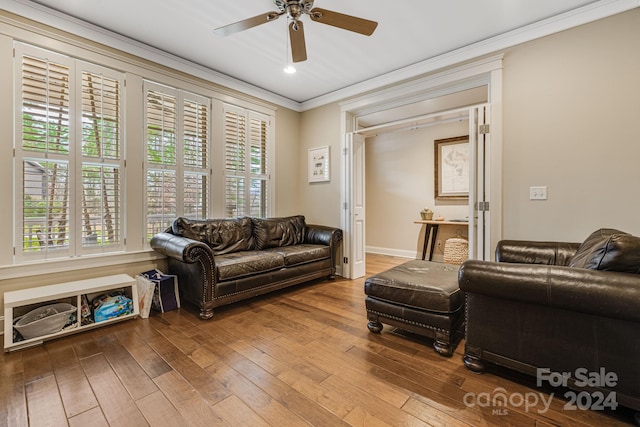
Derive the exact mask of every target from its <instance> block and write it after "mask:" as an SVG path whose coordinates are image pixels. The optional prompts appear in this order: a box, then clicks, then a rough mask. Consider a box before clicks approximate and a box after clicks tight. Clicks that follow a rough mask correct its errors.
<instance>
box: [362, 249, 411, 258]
mask: <svg viewBox="0 0 640 427" xmlns="http://www.w3.org/2000/svg"><path fill="white" fill-rule="evenodd" d="M364 249H365V251H366V252H367V253H371V254H379V255H389V256H397V257H401V258H411V259H416V258H418V253H417V252H414V251H407V250H403V249H391V248H380V247H377V246H365V248H364Z"/></svg>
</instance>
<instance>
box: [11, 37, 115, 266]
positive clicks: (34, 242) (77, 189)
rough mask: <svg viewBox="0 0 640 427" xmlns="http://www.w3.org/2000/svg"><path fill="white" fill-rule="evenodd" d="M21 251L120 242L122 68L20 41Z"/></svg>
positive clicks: (61, 251)
mask: <svg viewBox="0 0 640 427" xmlns="http://www.w3.org/2000/svg"><path fill="white" fill-rule="evenodd" d="M16 77H17V79H16V83H17V96H16V103H17V105H16V111H17V112H18V114H16V139H17V141H18V144H16V165H17V167H16V172H17V176H16V194H17V197H18V199H17V200H18V203H16V225H18V226H17V227H16V234H17V236H16V241H17V242H18V244H17V245H16V259H17V260H18V261H22V260H26V259H44V258H52V257H65V256H78V255H82V254H84V253H90V252H95V251H106V250H109V251H112V250H120V249H122V247H123V245H122V239H121V235H122V231H121V228H122V227H121V217H122V212H121V204H122V203H121V202H120V197H121V193H122V181H123V180H122V170H123V159H122V158H121V157H122V156H121V150H122V149H121V145H122V141H121V136H120V134H121V132H120V128H121V123H122V114H121V108H120V105H121V98H120V90H121V87H122V86H123V78H122V75H121V73H117V72H115V71H112V70H108V69H105V68H102V67H97V66H94V65H91V64H87V63H84V62H82V61H78V60H74V59H71V58H68V57H66V56H63V55H58V54H55V53H52V52H49V51H46V50H43V49H39V48H35V47H32V46H28V45H24V44H21V43H16Z"/></svg>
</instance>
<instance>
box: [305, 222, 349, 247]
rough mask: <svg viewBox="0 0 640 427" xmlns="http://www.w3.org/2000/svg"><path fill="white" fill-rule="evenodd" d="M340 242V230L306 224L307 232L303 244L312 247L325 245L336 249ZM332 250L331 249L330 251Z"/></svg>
mask: <svg viewBox="0 0 640 427" xmlns="http://www.w3.org/2000/svg"><path fill="white" fill-rule="evenodd" d="M341 240H342V230H341V229H339V228H334V227H327V226H325V225H314V224H307V232H306V234H305V236H304V242H305V243H311V244H314V245H327V246H331V247H332V248H334V247H336V246H337V245H338V244H339V243H340V241H341ZM332 250H333V249H332Z"/></svg>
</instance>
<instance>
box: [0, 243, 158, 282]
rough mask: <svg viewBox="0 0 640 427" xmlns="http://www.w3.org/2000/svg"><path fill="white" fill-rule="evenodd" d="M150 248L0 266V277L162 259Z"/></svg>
mask: <svg viewBox="0 0 640 427" xmlns="http://www.w3.org/2000/svg"><path fill="white" fill-rule="evenodd" d="M164 258H165V256H164V255H161V254H159V253H157V252H155V251H153V250H151V249H149V250H146V251H139V252H119V253H115V254H99V255H87V256H82V257H75V258H66V259H51V260H46V261H37V262H30V263H25V264H20V265H9V266H4V267H0V277H2V279H3V280H6V279H17V278H25V277H33V276H41V275H45V274H54V273H63V272H66V271H72V270H83V269H87V268H99V267H109V266H112V265H123V264H133V263H136V262H145V261H155V260H160V259H164Z"/></svg>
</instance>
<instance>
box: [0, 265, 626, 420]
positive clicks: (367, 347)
mask: <svg viewBox="0 0 640 427" xmlns="http://www.w3.org/2000/svg"><path fill="white" fill-rule="evenodd" d="M405 261H406V259H404V258H394V257H384V256H379V255H369V256H368V261H367V275H372V274H375V273H377V272H379V271H382V270H385V269H387V268H390V267H392V266H393V265H397V264H400V263H402V262H405ZM363 283H364V279H358V280H346V279H341V278H337V279H336V280H335V281H331V282H329V281H322V280H321V281H316V282H314V283H311V284H308V285H302V286H299V287H294V288H290V289H287V290H284V291H282V292H278V293H275V294H271V295H267V296H264V297H260V298H255V299H252V300H249V301H244V302H241V303H238V304H234V305H232V306H228V307H223V308H219V309H217V310H216V313H215V316H214V318H213V319H212V320H210V321H201V320H200V319H199V318H198V316H197V312H196V311H195V310H193V309H191V308H182V309H180V310H178V311H172V312H169V313H165V314H152V316H151V317H150V318H149V319H135V320H130V321H126V322H122V323H119V324H116V325H112V326H108V327H105V328H99V329H95V330H92V331H87V332H83V333H80V334H77V335H73V336H69V337H65V338H62V339H59V340H56V341H52V342H49V343H46V344H45V345H43V346H39V347H35V348H31V349H27V350H22V351H18V352H15V353H5V354H4V355H2V356H0V375H1V382H0V425H2V426H5V425H6V426H18V427H22V426H34V427H35V426H54V427H57V426H66V425H69V426H83V427H85V426H132V427H139V426H147V425H150V426H180V427H186V426H212V425H226V426H278V427H281V426H305V425H312V426H342V425H344V426H347V425H351V426H367V427H369V426H372V427H375V426H492V425H505V426H506V425H517V426H553V425H566V426H596V425H597V426H620V425H629V424H631V423H632V421H633V418H632V416H633V414H632V412H631V411H628V410H625V409H620V410H618V411H616V412H615V413H601V412H595V411H583V410H578V411H565V410H563V405H564V404H565V401H563V400H561V399H559V398H553V400H552V403H551V405H550V408H549V410H548V411H544V405H543V404H542V403H539V404H537V405H536V406H534V407H531V408H528V410H527V408H525V407H524V406H523V405H519V406H515V405H510V406H508V407H506V408H504V407H503V408H499V409H500V410H501V411H500V412H499V413H498V412H497V411H496V408H495V407H491V406H487V407H481V406H480V405H475V406H473V407H471V406H469V405H465V403H464V402H465V395H467V394H468V393H473V395H474V396H479V395H480V393H485V394H486V393H495V390H496V389H498V388H502V389H504V392H505V393H507V394H516V393H519V394H520V395H522V396H526V395H527V393H532V394H535V395H539V392H540V390H538V389H537V388H536V387H535V381H532V380H531V379H529V378H523V377H522V376H518V375H517V374H514V373H512V372H509V371H504V370H503V371H500V370H497V369H496V370H494V371H492V372H490V373H486V374H483V375H477V374H473V373H471V372H469V371H467V370H466V369H465V368H464V366H463V364H462V354H463V351H464V341H461V342H460V343H459V344H458V347H457V349H456V352H455V354H454V356H453V357H451V358H443V357H441V356H439V355H438V354H436V353H435V352H434V351H433V348H432V347H431V341H430V340H428V339H420V338H418V337H415V336H411V335H407V334H403V333H401V331H397V330H394V329H393V328H390V327H389V326H385V328H384V330H383V332H382V334H380V335H375V334H371V333H369V331H368V329H367V326H366V325H367V320H366V314H365V309H364V294H363ZM548 396H549V395H548V394H547V395H545V397H548ZM467 401H471V400H467ZM516 403H517V402H516Z"/></svg>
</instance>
